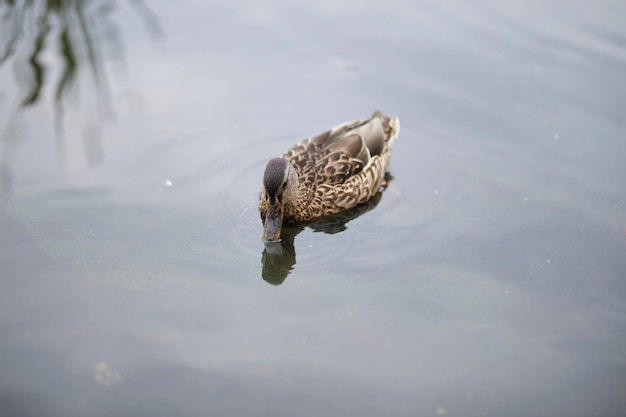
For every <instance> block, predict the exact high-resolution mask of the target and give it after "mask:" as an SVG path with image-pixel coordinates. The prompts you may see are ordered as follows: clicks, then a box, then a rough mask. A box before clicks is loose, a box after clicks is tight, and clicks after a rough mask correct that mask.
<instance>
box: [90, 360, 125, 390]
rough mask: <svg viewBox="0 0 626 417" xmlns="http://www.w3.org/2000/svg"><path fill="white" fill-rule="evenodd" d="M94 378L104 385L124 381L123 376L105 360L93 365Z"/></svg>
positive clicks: (107, 385)
mask: <svg viewBox="0 0 626 417" xmlns="http://www.w3.org/2000/svg"><path fill="white" fill-rule="evenodd" d="M94 378H95V380H96V381H97V382H98V383H99V384H100V385H104V386H105V387H109V386H111V385H115V384H119V383H120V382H123V381H124V377H123V376H122V374H120V373H119V372H118V371H116V370H115V369H113V368H111V366H110V365H109V364H107V363H106V362H98V363H96V364H95V365H94Z"/></svg>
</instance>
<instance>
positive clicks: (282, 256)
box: [261, 173, 391, 285]
mask: <svg viewBox="0 0 626 417" xmlns="http://www.w3.org/2000/svg"><path fill="white" fill-rule="evenodd" d="M385 179H386V182H388V181H389V180H391V175H390V174H389V173H387V174H386V175H385ZM382 197H383V190H381V191H379V192H378V193H376V195H375V196H374V197H372V198H371V199H370V200H369V201H367V202H365V203H363V204H360V205H358V206H356V207H354V208H351V209H350V210H346V211H345V212H343V213H339V214H336V215H334V216H332V217H329V218H327V219H324V220H318V221H315V222H311V223H307V224H302V223H300V224H285V225H283V228H282V231H281V234H280V237H281V240H280V242H269V243H266V244H265V248H264V249H263V254H262V255H261V262H262V264H263V269H262V271H261V276H262V277H263V279H264V280H265V281H267V282H268V283H270V284H272V285H280V284H282V283H283V282H284V281H285V279H286V278H287V275H289V273H290V272H291V271H292V270H293V268H294V266H295V265H296V249H295V246H294V240H295V238H296V236H297V235H298V233H300V232H301V231H303V230H304V229H305V227H307V226H308V227H310V228H311V229H313V230H315V231H316V232H324V233H329V234H335V233H339V232H343V231H344V230H346V229H347V226H346V224H347V223H348V222H349V221H350V220H353V219H356V218H357V217H359V216H360V215H362V214H364V213H367V212H368V211H370V210H372V209H374V208H375V207H376V206H377V205H378V203H379V202H380V200H381V198H382Z"/></svg>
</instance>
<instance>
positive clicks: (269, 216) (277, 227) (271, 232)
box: [263, 203, 285, 242]
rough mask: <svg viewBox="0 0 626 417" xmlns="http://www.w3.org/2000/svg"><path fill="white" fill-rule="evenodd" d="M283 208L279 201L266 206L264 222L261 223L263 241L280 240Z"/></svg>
mask: <svg viewBox="0 0 626 417" xmlns="http://www.w3.org/2000/svg"><path fill="white" fill-rule="evenodd" d="M284 209H285V208H284V207H283V205H282V204H280V203H276V204H270V205H269V207H268V208H267V211H266V212H265V222H264V223H263V241H265V242H278V241H279V240H280V231H281V229H282V227H283V212H284Z"/></svg>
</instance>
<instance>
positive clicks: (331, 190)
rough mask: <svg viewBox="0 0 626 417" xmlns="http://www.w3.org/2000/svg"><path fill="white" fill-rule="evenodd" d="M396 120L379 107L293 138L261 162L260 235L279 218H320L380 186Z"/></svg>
mask: <svg viewBox="0 0 626 417" xmlns="http://www.w3.org/2000/svg"><path fill="white" fill-rule="evenodd" d="M399 132H400V120H399V119H398V118H397V117H396V116H387V115H384V114H383V113H381V112H380V111H376V112H374V113H373V114H372V115H371V116H370V117H369V118H366V119H360V120H354V121H350V122H346V123H342V124H340V125H338V126H335V127H333V128H332V129H329V130H327V131H325V132H323V133H320V134H318V135H315V136H312V137H309V138H306V139H304V140H302V141H301V142H298V143H297V144H296V145H294V146H293V147H292V148H290V149H289V150H287V151H286V152H285V153H283V154H282V155H281V156H280V157H278V158H273V159H270V160H269V162H268V163H267V166H266V167H265V172H264V174H263V183H262V186H261V192H260V194H259V212H260V215H261V220H262V222H263V234H262V240H263V241H264V242H266V243H269V242H279V241H280V233H281V229H282V225H283V223H302V222H311V221H314V220H319V219H323V218H325V217H328V216H332V215H334V214H338V213H341V212H343V211H345V210H348V209H351V208H353V207H355V206H357V205H359V204H362V203H365V202H366V201H368V200H369V199H371V198H372V197H374V195H376V193H377V192H378V191H379V189H380V188H381V187H382V186H383V185H384V182H385V173H386V172H387V168H388V166H389V162H390V159H391V147H392V144H393V142H394V141H395V139H396V138H397V136H398V134H399Z"/></svg>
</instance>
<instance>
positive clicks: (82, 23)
mask: <svg viewBox="0 0 626 417" xmlns="http://www.w3.org/2000/svg"><path fill="white" fill-rule="evenodd" d="M130 4H132V5H133V6H134V8H135V9H136V10H137V11H138V13H139V15H140V16H141V17H142V19H143V21H144V22H145V26H146V27H147V29H148V31H149V32H150V33H151V34H152V35H154V36H159V35H161V34H162V30H161V27H160V24H159V21H158V19H157V18H156V15H155V14H154V13H153V12H152V11H151V10H150V9H149V8H148V7H147V6H146V5H145V4H144V3H143V2H142V1H141V0H133V1H130ZM116 6H117V3H116V2H115V1H114V0H108V1H107V0H101V1H90V0H73V1H72V0H48V1H41V2H38V1H7V2H2V3H0V22H1V24H0V27H1V28H0V66H2V65H9V64H13V68H14V78H15V81H16V85H18V86H19V90H20V91H19V93H18V97H17V98H16V104H15V107H14V108H13V109H12V112H11V114H10V115H9V119H10V120H13V121H14V124H17V123H18V122H16V121H15V118H16V116H17V114H18V113H19V112H21V111H23V110H24V109H26V108H29V107H31V106H33V105H35V104H36V103H38V102H40V101H42V100H44V97H43V96H44V95H45V92H46V91H48V90H49V91H52V94H53V98H52V104H51V106H52V107H53V109H52V113H53V114H54V137H55V150H56V159H57V166H58V169H59V171H61V172H64V171H65V170H66V166H67V157H66V154H67V149H66V148H67V144H66V138H65V134H64V131H65V129H64V114H65V111H64V110H65V107H64V103H65V102H66V101H67V96H68V95H70V92H71V91H72V90H73V89H75V90H77V89H78V84H79V80H80V76H79V75H80V71H81V70H83V69H84V70H85V71H87V72H88V73H89V74H90V78H91V81H92V84H93V87H94V90H95V97H96V103H97V110H98V114H99V118H100V119H101V120H102V119H106V118H112V117H113V115H114V112H113V108H112V106H111V102H110V80H109V74H107V71H106V68H105V65H104V64H105V61H106V59H105V56H104V50H105V48H104V47H105V44H108V45H106V46H107V50H108V51H111V52H109V56H107V57H106V58H111V59H114V60H116V61H118V62H120V63H122V64H124V62H125V59H124V48H123V42H122V38H121V36H120V33H119V28H118V26H117V25H116V24H115V23H114V21H113V20H112V16H113V11H114V10H115V9H116ZM49 54H51V55H52V56H53V59H47V61H46V62H47V63H46V64H44V56H45V55H49ZM57 74H59V75H57ZM101 120H100V122H96V123H94V124H92V125H90V126H88V127H87V128H86V129H85V131H84V132H83V152H84V154H85V158H86V161H87V164H88V166H90V167H93V166H97V165H100V164H102V163H103V162H104V146H102V143H101V137H102V135H101V130H102V126H101ZM20 127H21V126H20ZM19 130H20V129H19V128H16V127H15V126H12V124H11V123H9V126H8V127H7V128H6V129H5V130H4V131H3V132H0V133H1V139H2V140H1V141H0V146H1V147H0V150H1V151H2V152H0V154H1V155H2V157H1V160H0V189H1V190H2V193H4V194H11V192H12V189H13V177H14V174H13V167H12V162H11V161H12V157H13V155H14V154H15V151H16V149H17V148H18V147H19V145H20V144H22V143H23V141H21V140H20V139H19V137H20V136H22V135H20V134H19V133H18V132H19Z"/></svg>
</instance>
